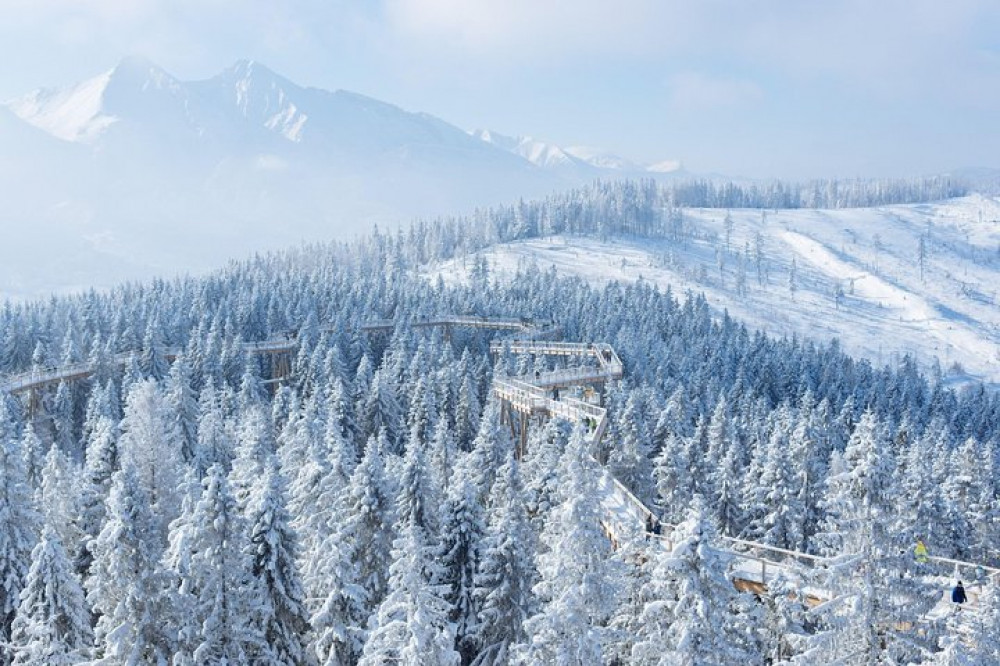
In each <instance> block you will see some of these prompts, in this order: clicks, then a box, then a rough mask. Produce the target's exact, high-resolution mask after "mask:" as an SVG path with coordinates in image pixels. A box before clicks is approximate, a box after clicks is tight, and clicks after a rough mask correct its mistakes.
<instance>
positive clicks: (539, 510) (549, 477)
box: [522, 419, 571, 533]
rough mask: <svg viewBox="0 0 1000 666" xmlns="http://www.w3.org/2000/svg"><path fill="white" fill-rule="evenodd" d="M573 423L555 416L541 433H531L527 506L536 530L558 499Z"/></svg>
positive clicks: (526, 458)
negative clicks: (565, 451) (562, 462)
mask: <svg viewBox="0 0 1000 666" xmlns="http://www.w3.org/2000/svg"><path fill="white" fill-rule="evenodd" d="M570 430H571V426H570V424H569V422H568V421H566V420H565V419H551V420H550V421H549V422H548V423H546V424H545V426H544V427H543V428H542V429H541V431H540V432H539V433H538V435H537V436H532V437H529V440H528V451H527V452H526V453H525V456H524V466H523V468H522V469H523V471H524V496H525V509H526V510H527V512H528V516H529V517H530V518H531V519H532V527H533V529H534V531H535V532H536V533H538V532H541V530H542V527H543V526H544V525H545V517H546V516H547V515H548V512H549V510H551V508H552V507H553V506H554V505H555V504H557V503H558V501H559V500H558V499H557V497H556V495H557V494H558V492H559V485H560V483H561V481H562V480H561V479H560V478H559V460H560V458H561V457H562V455H563V451H564V450H565V448H566V444H567V442H568V441H569V436H570Z"/></svg>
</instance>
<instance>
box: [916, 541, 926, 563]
mask: <svg viewBox="0 0 1000 666" xmlns="http://www.w3.org/2000/svg"><path fill="white" fill-rule="evenodd" d="M913 556H914V557H915V558H916V560H917V562H919V563H920V564H926V563H927V546H925V545H924V542H923V540H922V539H917V545H916V547H915V548H914V549H913Z"/></svg>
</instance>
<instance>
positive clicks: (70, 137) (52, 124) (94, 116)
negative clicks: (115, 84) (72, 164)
mask: <svg viewBox="0 0 1000 666" xmlns="http://www.w3.org/2000/svg"><path fill="white" fill-rule="evenodd" d="M114 72H115V70H110V71H107V72H105V73H103V74H99V75H98V76H95V77H94V78H92V79H87V80H86V81H83V82H82V83H78V84H76V85H75V86H71V87H69V88H40V89H38V90H35V91H34V92H31V93H28V94H27V95H25V96H24V97H20V98H18V99H15V100H12V101H11V102H9V103H8V105H7V106H8V107H9V108H10V110H11V111H13V112H14V114H16V115H17V116H18V117H20V118H21V120H24V121H25V122H27V123H29V124H31V125H34V126H35V127H37V128H39V129H41V130H43V131H45V132H48V133H49V134H51V135H52V136H55V137H57V138H59V139H63V140H64V141H72V142H75V143H90V142H92V141H94V140H96V138H97V137H98V136H99V135H100V134H101V133H102V132H103V131H104V130H105V129H106V128H107V127H109V126H110V125H112V124H113V123H114V122H115V121H116V120H117V118H115V117H114V116H113V115H111V114H107V113H105V112H104V94H105V92H106V91H107V88H108V84H109V83H110V82H111V78H112V76H113V74H114Z"/></svg>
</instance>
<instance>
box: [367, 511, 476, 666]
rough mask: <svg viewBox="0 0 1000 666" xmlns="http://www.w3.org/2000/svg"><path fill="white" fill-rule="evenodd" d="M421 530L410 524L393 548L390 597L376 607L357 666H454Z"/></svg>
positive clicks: (439, 590)
mask: <svg viewBox="0 0 1000 666" xmlns="http://www.w3.org/2000/svg"><path fill="white" fill-rule="evenodd" d="M436 569H437V567H436V566H435V565H434V559H433V553H431V552H430V550H429V547H428V546H427V543H426V541H425V540H424V536H423V530H421V529H420V527H418V526H417V525H416V524H414V523H413V521H412V520H410V521H407V523H405V524H404V525H403V527H402V530H401V532H400V535H399V537H397V538H396V540H395V541H394V542H393V547H392V565H391V566H390V568H389V586H388V587H389V594H388V595H387V596H386V597H385V599H384V600H383V601H382V603H381V604H379V607H378V610H377V612H376V615H375V617H374V618H373V619H374V622H373V628H372V631H371V635H370V636H369V637H368V640H367V642H366V643H365V647H364V651H363V653H362V656H361V659H360V660H359V661H358V666H382V664H387V663H392V664H400V665H401V666H424V665H425V664H436V665H439V666H457V665H458V664H459V663H460V656H459V654H458V652H456V651H455V629H454V626H453V625H452V623H451V622H449V620H448V612H449V607H448V602H447V601H445V599H444V594H445V592H446V589H445V586H443V585H436V584H434V582H433V580H434V579H435V578H437V577H438V576H439V572H438V571H436Z"/></svg>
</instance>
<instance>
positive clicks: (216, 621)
mask: <svg viewBox="0 0 1000 666" xmlns="http://www.w3.org/2000/svg"><path fill="white" fill-rule="evenodd" d="M191 522H192V530H191V535H190V544H189V545H190V561H189V572H188V576H189V582H188V584H189V588H190V590H191V593H192V594H193V597H194V599H193V605H192V609H191V610H192V617H191V622H193V624H194V626H195V627H196V631H195V634H194V640H193V648H194V649H193V651H192V652H191V654H190V655H183V654H180V655H179V656H178V658H180V659H186V661H185V662H184V663H190V664H208V663H216V664H242V663H249V662H254V661H258V660H260V661H263V662H264V663H268V662H270V661H271V660H272V659H273V658H274V657H273V655H272V654H271V652H270V649H269V646H268V645H267V643H266V642H265V639H264V635H263V632H262V631H261V618H262V616H263V615H264V613H265V607H266V602H265V600H264V597H263V594H262V591H261V589H260V586H259V584H258V582H257V580H256V579H255V577H254V575H253V572H252V570H251V561H250V558H249V557H248V556H247V551H248V541H249V540H248V538H247V526H246V524H245V522H244V520H243V519H242V517H241V516H240V515H239V512H238V511H237V508H236V499H235V498H234V497H233V495H232V492H231V491H230V490H229V483H228V481H227V480H226V475H225V471H224V470H223V468H222V466H221V465H218V464H215V465H212V466H211V467H209V468H208V470H207V472H206V474H205V478H204V479H203V480H202V494H201V498H200V499H199V500H198V504H197V506H196V507H195V510H194V515H193V518H192V521H191Z"/></svg>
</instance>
